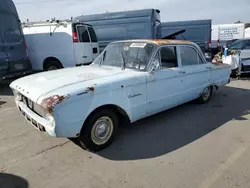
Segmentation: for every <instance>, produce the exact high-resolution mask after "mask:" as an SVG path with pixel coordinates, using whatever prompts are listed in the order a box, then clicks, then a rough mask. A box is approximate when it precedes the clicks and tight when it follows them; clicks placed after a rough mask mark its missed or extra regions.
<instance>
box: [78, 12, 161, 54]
mask: <svg viewBox="0 0 250 188" xmlns="http://www.w3.org/2000/svg"><path fill="white" fill-rule="evenodd" d="M76 19H78V20H80V21H82V22H84V23H88V24H90V25H92V26H93V27H94V29H95V31H96V35H97V39H98V42H99V46H100V51H102V50H103V49H104V48H105V47H106V46H107V45H108V44H109V43H110V42H114V41H118V40H128V39H160V38H161V19H160V11H159V10H158V9H142V10H130V11H120V12H107V13H102V14H92V15H82V16H78V17H76Z"/></svg>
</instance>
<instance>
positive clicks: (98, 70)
mask: <svg viewBox="0 0 250 188" xmlns="http://www.w3.org/2000/svg"><path fill="white" fill-rule="evenodd" d="M125 72H127V71H123V70H121V69H120V68H112V67H98V66H93V65H90V66H81V67H74V68H66V69H60V70H54V71H48V72H43V73H37V74H33V75H30V76H26V77H23V78H20V79H17V80H15V81H14V82H12V83H11V84H10V87H11V88H12V89H15V90H17V91H18V92H20V93H22V94H23V95H25V96H26V97H28V98H30V99H31V100H32V101H35V102H37V100H38V99H39V98H40V97H41V96H45V95H47V94H48V93H52V92H54V91H56V90H59V89H62V88H66V87H67V86H72V85H73V84H79V83H82V82H86V81H90V80H96V79H102V80H103V79H105V78H106V77H110V76H114V75H117V74H119V75H120V74H126V73H125ZM131 72H135V71H130V74H131ZM83 87H84V86H83ZM76 89H77V88H76Z"/></svg>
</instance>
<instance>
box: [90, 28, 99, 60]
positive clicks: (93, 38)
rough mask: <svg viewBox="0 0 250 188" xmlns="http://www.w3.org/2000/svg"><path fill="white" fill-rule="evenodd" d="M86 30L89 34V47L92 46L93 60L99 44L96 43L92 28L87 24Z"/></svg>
mask: <svg viewBox="0 0 250 188" xmlns="http://www.w3.org/2000/svg"><path fill="white" fill-rule="evenodd" d="M88 32H89V36H90V39H91V47H92V53H93V56H92V61H94V60H95V58H96V57H97V56H98V55H99V44H98V41H97V37H96V34H95V31H94V29H93V28H92V27H90V26H88Z"/></svg>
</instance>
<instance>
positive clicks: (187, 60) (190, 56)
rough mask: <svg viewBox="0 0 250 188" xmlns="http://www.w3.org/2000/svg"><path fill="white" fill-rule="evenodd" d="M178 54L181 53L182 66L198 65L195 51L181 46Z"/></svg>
mask: <svg viewBox="0 0 250 188" xmlns="http://www.w3.org/2000/svg"><path fill="white" fill-rule="evenodd" d="M180 53H181V63H182V66H188V65H198V64H199V60H198V57H199V56H198V54H197V52H196V50H195V49H193V48H192V47H189V46H181V47H180Z"/></svg>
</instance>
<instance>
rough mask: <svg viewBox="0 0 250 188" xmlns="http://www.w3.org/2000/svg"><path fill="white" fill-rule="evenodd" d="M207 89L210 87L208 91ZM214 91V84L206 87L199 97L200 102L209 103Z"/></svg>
mask: <svg viewBox="0 0 250 188" xmlns="http://www.w3.org/2000/svg"><path fill="white" fill-rule="evenodd" d="M206 89H208V91H207V90H206ZM212 93H213V87H212V86H209V87H207V88H205V89H204V90H203V93H202V94H201V96H200V97H199V98H198V101H199V103H201V104H205V103H207V102H208V101H209V100H210V99H211V96H212Z"/></svg>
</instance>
